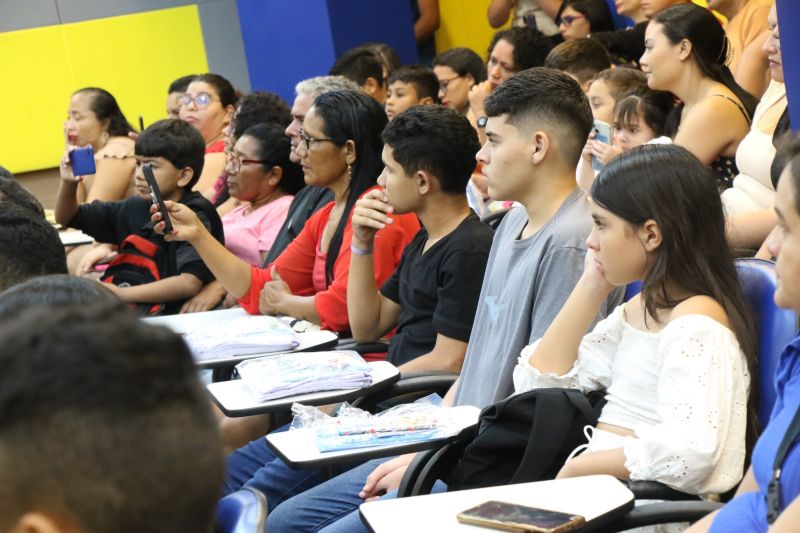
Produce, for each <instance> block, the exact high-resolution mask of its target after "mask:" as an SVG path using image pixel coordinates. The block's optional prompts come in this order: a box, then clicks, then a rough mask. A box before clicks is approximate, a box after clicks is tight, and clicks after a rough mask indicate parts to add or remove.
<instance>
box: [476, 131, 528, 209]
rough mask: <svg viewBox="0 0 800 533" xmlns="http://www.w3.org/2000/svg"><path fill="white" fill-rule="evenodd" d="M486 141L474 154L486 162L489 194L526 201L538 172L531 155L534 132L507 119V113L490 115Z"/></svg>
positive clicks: (502, 198)
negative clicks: (510, 122)
mask: <svg viewBox="0 0 800 533" xmlns="http://www.w3.org/2000/svg"><path fill="white" fill-rule="evenodd" d="M485 132H486V142H485V143H484V144H483V146H482V147H481V149H480V150H479V151H478V153H477V155H476V156H475V158H476V159H477V160H478V161H479V162H480V163H483V167H482V168H481V172H482V173H483V175H484V176H486V183H487V186H488V190H489V196H490V197H491V198H492V199H493V200H498V201H503V200H514V201H523V200H524V199H526V197H527V194H528V192H529V190H530V184H531V180H532V174H533V173H534V172H535V168H534V164H533V159H532V157H531V153H532V147H531V142H532V138H533V135H532V134H528V133H525V132H523V131H521V130H520V129H519V128H517V127H516V126H514V125H512V124H509V123H508V115H500V116H499V117H489V118H488V120H487V122H486V130H485Z"/></svg>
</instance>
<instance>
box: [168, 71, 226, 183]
mask: <svg viewBox="0 0 800 533" xmlns="http://www.w3.org/2000/svg"><path fill="white" fill-rule="evenodd" d="M236 100H237V96H236V91H235V90H234V88H233V86H232V85H231V83H230V82H229V81H228V80H226V79H225V78H223V77H222V76H220V75H219V74H211V73H208V74H200V75H199V76H195V78H194V79H193V80H192V82H191V83H190V84H189V87H188V88H187V89H186V92H185V93H184V94H183V96H181V98H180V104H181V108H180V111H179V113H178V114H179V116H180V118H181V120H185V121H186V122H188V123H189V124H191V125H192V126H194V127H195V128H197V129H198V130H199V131H200V133H201V134H202V136H203V140H204V141H205V142H206V158H205V164H204V165H203V173H202V174H201V175H200V179H199V180H197V183H196V184H195V186H194V190H195V191H198V192H200V193H202V194H203V196H205V197H206V198H211V197H212V196H213V195H214V182H215V181H216V180H217V178H218V177H219V175H220V174H221V173H222V170H223V168H224V167H225V154H224V152H225V134H224V132H223V130H224V129H225V127H226V126H228V125H229V124H230V122H231V117H232V116H233V110H234V106H235V105H236Z"/></svg>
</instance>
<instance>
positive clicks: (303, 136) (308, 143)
mask: <svg viewBox="0 0 800 533" xmlns="http://www.w3.org/2000/svg"><path fill="white" fill-rule="evenodd" d="M300 139H302V140H303V144H305V145H306V150H311V143H319V142H329V143H335V142H336V141H334V140H333V139H326V138H323V137H319V138H316V139H315V138H314V137H309V136H308V135H306V132H304V131H303V128H300Z"/></svg>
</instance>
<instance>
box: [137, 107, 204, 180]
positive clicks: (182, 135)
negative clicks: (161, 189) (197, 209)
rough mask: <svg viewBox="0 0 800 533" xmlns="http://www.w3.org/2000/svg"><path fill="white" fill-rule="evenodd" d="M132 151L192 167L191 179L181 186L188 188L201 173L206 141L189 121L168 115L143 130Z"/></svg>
mask: <svg viewBox="0 0 800 533" xmlns="http://www.w3.org/2000/svg"><path fill="white" fill-rule="evenodd" d="M134 151H135V152H136V155H137V156H141V157H163V158H164V159H166V160H167V161H169V162H170V163H172V164H173V166H175V168H178V169H181V168H186V167H189V168H191V169H192V172H193V174H192V179H191V181H190V182H189V183H188V184H187V185H186V186H185V187H184V190H186V191H190V190H192V187H194V184H195V183H197V180H199V179H200V174H201V173H202V172H203V163H204V161H205V154H206V143H205V141H203V136H202V135H200V131H199V130H198V129H197V128H195V127H194V126H192V125H191V124H189V123H188V122H184V121H183V120H180V119H177V118H167V119H164V120H159V121H158V122H155V123H153V124H151V125H150V126H148V127H147V128H146V129H145V130H144V131H142V133H140V134H139V138H138V139H136V146H135V147H134Z"/></svg>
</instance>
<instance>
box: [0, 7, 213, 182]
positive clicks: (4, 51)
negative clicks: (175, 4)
mask: <svg viewBox="0 0 800 533" xmlns="http://www.w3.org/2000/svg"><path fill="white" fill-rule="evenodd" d="M0 69H1V71H2V72H6V73H11V75H10V76H9V77H8V78H6V79H7V80H8V81H11V80H13V83H8V82H7V83H4V84H2V86H0V101H3V102H5V103H7V104H12V105H11V106H10V107H11V110H10V111H11V117H10V120H9V121H8V122H6V125H7V126H8V125H11V128H4V131H2V132H0V164H2V165H5V166H7V167H8V168H9V170H11V171H12V172H24V171H28V170H37V169H41V168H50V167H53V166H57V165H58V160H59V159H60V157H61V154H62V152H63V133H62V124H63V122H64V118H65V116H66V111H67V107H68V104H69V95H70V94H71V93H72V92H74V91H75V90H77V89H80V88H81V87H86V86H97V87H102V88H104V89H106V90H108V91H109V92H111V94H113V95H114V96H115V97H116V99H117V101H118V102H119V104H120V107H121V108H122V111H123V112H124V113H125V115H126V116H127V117H128V120H129V121H130V122H131V124H133V125H134V127H137V128H138V117H139V115H142V116H143V117H144V120H145V124H151V123H153V122H155V121H156V120H159V119H161V118H164V116H165V109H164V101H165V98H166V91H167V87H168V86H169V84H170V82H172V80H174V79H175V78H177V77H179V76H183V75H186V74H192V73H199V72H206V71H207V70H208V62H207V60H206V53H205V47H204V45H203V35H202V31H201V28H200V18H199V15H198V12H197V6H186V7H179V8H174V9H165V10H159V11H149V12H144V13H137V14H134V15H125V16H120V17H110V18H105V19H98V20H92V21H86V22H78V23H73V24H64V25H61V26H51V27H47V28H37V29H33V30H24V31H18V32H8V33H0ZM6 118H8V116H6Z"/></svg>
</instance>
